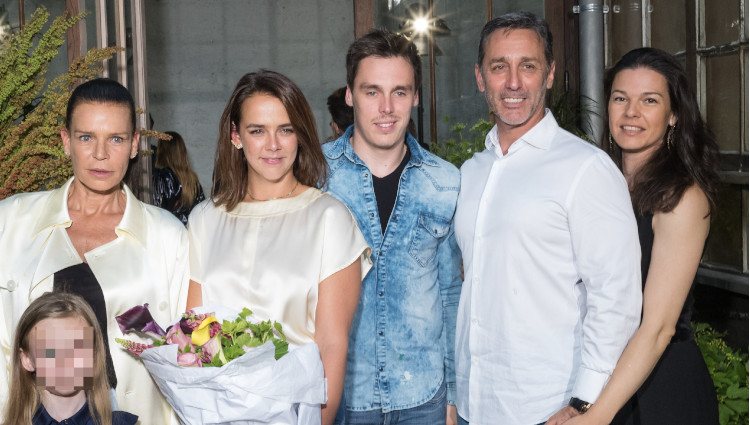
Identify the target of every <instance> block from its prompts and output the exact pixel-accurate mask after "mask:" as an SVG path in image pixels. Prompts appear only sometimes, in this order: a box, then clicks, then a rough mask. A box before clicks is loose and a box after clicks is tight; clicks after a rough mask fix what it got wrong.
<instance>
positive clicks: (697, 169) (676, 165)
mask: <svg viewBox="0 0 750 425" xmlns="http://www.w3.org/2000/svg"><path fill="white" fill-rule="evenodd" d="M639 68H643V69H650V70H652V71H654V72H657V73H659V74H660V75H661V76H662V77H664V79H665V80H666V82H667V91H668V92H669V105H670V107H671V108H672V111H671V112H672V113H673V114H674V115H675V117H677V122H676V123H675V125H674V126H673V127H672V130H668V131H667V133H665V135H664V143H662V144H661V146H659V148H658V149H657V150H656V151H655V152H654V153H653V154H651V156H650V157H649V158H648V160H647V161H646V163H645V164H644V165H643V166H642V167H641V168H640V170H639V171H638V173H637V174H636V175H635V177H634V180H633V184H632V188H631V193H632V198H633V205H634V207H635V208H636V210H638V212H639V213H641V214H646V213H656V212H670V211H672V210H673V209H674V208H675V207H676V206H677V204H678V203H679V202H680V199H682V195H683V193H685V190H687V189H688V188H689V187H690V186H692V185H693V184H697V185H698V186H699V187H700V188H701V190H702V191H703V192H704V193H705V194H706V197H707V198H708V201H709V204H710V206H711V211H713V210H714V209H715V208H716V198H717V196H718V182H719V176H718V174H717V171H716V170H717V168H718V161H719V148H718V146H717V144H716V141H715V140H714V138H713V136H712V134H711V132H710V131H709V130H708V128H706V124H705V122H704V121H703V117H702V116H701V113H700V109H699V108H698V101H697V99H696V96H695V92H694V91H693V88H692V85H691V84H690V81H689V80H688V77H687V74H686V73H685V70H684V69H683V68H682V65H680V63H679V62H678V61H677V59H675V58H674V57H673V56H672V55H671V54H669V53H667V52H665V51H663V50H660V49H654V48H651V47H642V48H639V49H634V50H631V51H629V52H628V53H626V54H625V55H624V56H623V57H622V58H620V60H619V61H617V63H616V64H615V65H614V66H613V67H612V68H611V69H609V70H608V71H607V73H606V75H605V77H604V90H605V93H606V96H607V99H609V97H610V96H611V95H612V85H613V84H614V81H615V77H617V74H619V73H620V72H622V71H624V70H626V69H639ZM605 128H606V130H605V134H604V140H607V139H608V138H609V137H611V136H610V132H609V126H606V127H605ZM669 131H672V132H673V137H674V141H673V143H672V144H671V145H672V146H671V147H670V144H669V143H667V140H668V137H669V136H668V133H669ZM602 145H603V146H605V149H606V150H607V151H608V152H609V154H610V156H612V158H613V159H614V160H615V161H616V162H618V163H621V162H622V151H621V150H620V148H619V147H618V146H617V145H616V144H612V146H608V145H609V143H603V144H602Z"/></svg>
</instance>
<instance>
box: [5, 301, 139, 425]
mask: <svg viewBox="0 0 750 425" xmlns="http://www.w3.org/2000/svg"><path fill="white" fill-rule="evenodd" d="M11 364H12V368H11V381H10V389H9V391H10V394H13V397H11V398H10V399H9V403H8V406H7V408H6V412H5V415H4V419H3V424H5V425H12V424H32V425H49V424H51V423H64V424H67V423H70V424H94V423H96V424H99V425H134V424H135V423H136V421H137V420H138V417H137V416H135V415H132V414H130V413H127V412H119V411H116V412H113V411H112V405H111V403H110V396H109V381H108V379H107V368H106V360H105V354H104V338H103V337H102V332H101V329H99V322H98V321H97V320H96V317H95V315H94V312H93V310H91V307H90V306H89V305H88V303H87V302H86V301H84V300H83V298H81V297H79V296H77V295H73V294H68V293H64V292H47V293H45V294H44V295H42V296H41V297H39V298H37V299H36V300H34V301H33V302H32V303H31V304H30V305H29V307H28V308H27V309H26V311H24V313H23V314H22V315H21V319H20V321H19V322H18V326H17V328H16V332H15V338H14V341H13V360H12V362H11ZM94 419H96V422H94Z"/></svg>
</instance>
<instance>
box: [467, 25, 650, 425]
mask: <svg viewBox="0 0 750 425" xmlns="http://www.w3.org/2000/svg"><path fill="white" fill-rule="evenodd" d="M554 68H555V64H554V61H553V60H552V37H551V35H550V34H549V28H548V27H547V24H546V23H545V22H544V21H542V20H540V19H539V18H537V17H536V16H534V15H532V14H528V13H513V14H508V15H503V16H501V17H499V18H496V19H494V20H493V21H490V22H489V23H488V24H487V25H486V26H485V28H484V30H483V31H482V36H481V41H480V47H479V60H478V63H477V66H476V68H475V74H476V79H477V86H478V88H479V90H480V91H481V92H483V93H484V94H485V97H486V99H487V104H488V106H489V108H490V110H491V111H492V113H493V116H494V120H495V124H496V125H495V127H493V128H492V130H490V132H489V134H488V135H487V139H486V146H487V149H486V150H485V151H483V152H480V153H477V154H476V155H474V157H473V158H472V159H470V160H469V161H467V162H466V163H465V164H464V165H463V167H462V168H461V192H460V195H459V199H458V208H457V210H456V236H457V239H458V243H459V246H460V247H461V251H462V253H463V262H464V272H465V278H464V284H463V289H462V292H461V302H460V304H459V313H458V326H457V331H456V378H457V379H456V381H457V390H458V399H457V407H458V413H459V415H460V416H461V418H463V420H466V421H469V422H470V423H472V424H478V425H479V424H504V425H505V424H524V425H530V424H538V423H544V422H545V421H547V420H548V419H549V422H548V423H550V424H558V423H562V422H563V421H564V420H566V419H567V418H569V417H571V416H573V415H576V414H578V413H579V412H581V411H585V409H586V408H587V405H588V403H593V402H595V401H596V398H597V397H598V396H599V393H600V391H601V390H602V388H603V387H604V384H605V383H606V382H607V380H608V379H609V376H610V373H611V372H612V370H613V369H614V367H615V364H616V363H617V359H618V357H619V356H620V353H621V352H622V350H623V348H624V347H625V345H626V344H627V342H628V339H629V338H630V336H631V335H632V334H633V332H634V331H635V329H636V328H637V326H638V322H639V320H640V310H641V276H640V248H639V244H638V234H637V228H636V223H635V219H634V217H633V210H632V207H631V203H630V197H629V194H628V189H627V186H626V184H625V180H624V178H623V176H622V175H621V173H620V172H619V170H618V169H617V168H616V167H615V165H614V164H613V163H612V161H611V160H610V159H609V158H608V157H607V156H606V155H605V154H604V153H603V152H602V151H601V150H599V149H598V148H597V147H595V146H593V145H591V144H588V143H586V142H585V141H583V140H581V139H579V138H577V137H576V136H574V135H572V134H570V133H568V132H566V131H565V130H563V129H561V128H560V127H559V126H558V125H557V122H556V121H555V119H554V117H553V116H552V114H551V113H550V112H549V110H546V109H545V107H544V103H545V94H546V92H547V90H548V89H550V88H551V87H552V82H553V78H554Z"/></svg>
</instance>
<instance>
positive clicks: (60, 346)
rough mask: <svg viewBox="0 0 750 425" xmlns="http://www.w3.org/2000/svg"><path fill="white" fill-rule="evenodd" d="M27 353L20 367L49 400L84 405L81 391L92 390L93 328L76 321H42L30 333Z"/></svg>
mask: <svg viewBox="0 0 750 425" xmlns="http://www.w3.org/2000/svg"><path fill="white" fill-rule="evenodd" d="M30 336H31V338H30V341H29V349H30V352H28V353H27V352H25V351H21V364H22V365H23V368H24V369H25V370H26V371H27V372H30V373H34V375H35V378H36V384H37V386H39V387H43V388H44V391H45V392H46V393H49V394H50V395H51V396H59V397H67V398H75V399H80V401H81V403H80V404H81V405H82V404H83V402H84V401H85V394H83V392H82V391H81V390H84V389H91V388H92V379H93V377H94V328H92V327H91V326H88V325H86V322H85V321H84V320H83V319H82V318H80V317H75V316H72V317H62V318H54V319H44V320H42V321H41V322H39V323H37V325H36V326H35V327H34V329H32V331H31V335H30Z"/></svg>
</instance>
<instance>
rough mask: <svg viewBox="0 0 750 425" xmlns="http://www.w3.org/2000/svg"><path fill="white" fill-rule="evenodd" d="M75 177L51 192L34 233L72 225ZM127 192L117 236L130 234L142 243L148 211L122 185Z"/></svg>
mask: <svg viewBox="0 0 750 425" xmlns="http://www.w3.org/2000/svg"><path fill="white" fill-rule="evenodd" d="M74 179H75V177H71V178H70V179H68V181H67V182H65V184H64V185H62V186H61V187H59V188H57V189H55V190H53V191H51V192H50V195H49V197H48V198H47V201H46V203H45V204H44V207H43V209H42V211H40V212H39V219H38V220H37V223H36V227H35V228H34V234H37V233H39V232H41V231H43V230H45V229H48V228H50V227H58V226H60V227H65V228H67V227H70V225H71V224H72V223H73V221H72V220H71V219H70V214H69V213H68V192H69V191H70V186H71V184H72V183H73V180H74ZM122 190H123V192H124V193H125V212H123V214H122V220H120V223H119V224H118V225H117V226H116V227H115V234H117V236H123V235H129V236H130V237H132V238H133V239H135V240H137V241H138V242H139V243H141V244H142V245H145V243H146V217H145V215H146V211H145V208H144V206H143V203H141V202H140V201H139V200H138V198H136V197H135V195H133V192H131V191H130V188H129V187H128V186H127V185H126V184H123V185H122Z"/></svg>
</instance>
